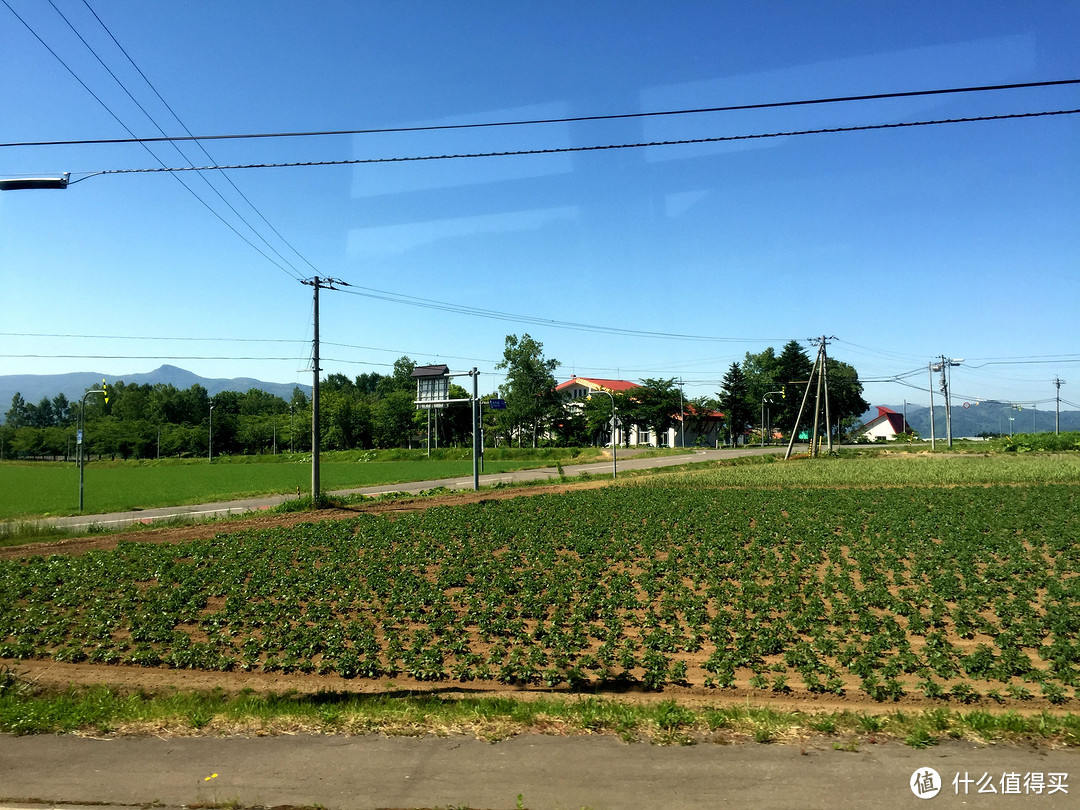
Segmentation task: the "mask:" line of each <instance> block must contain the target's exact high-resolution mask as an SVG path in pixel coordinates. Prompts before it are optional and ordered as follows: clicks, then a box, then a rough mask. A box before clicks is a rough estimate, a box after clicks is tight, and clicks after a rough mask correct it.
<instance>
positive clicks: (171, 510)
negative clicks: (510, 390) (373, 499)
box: [27, 447, 785, 529]
mask: <svg viewBox="0 0 1080 810" xmlns="http://www.w3.org/2000/svg"><path fill="white" fill-rule="evenodd" d="M784 449H785V448H782V447H779V448H778V447H767V448H764V449H762V448H760V447H744V448H739V449H735V450H710V449H704V450H694V451H693V452H691V453H689V454H687V455H678V456H658V457H654V458H638V457H635V456H634V455H633V451H630V452H629V453H627V454H626V455H623V454H622V453H620V456H619V459H618V469H619V470H638V469H646V468H651V467H675V466H678V465H680V464H687V463H690V462H697V461H710V460H713V459H728V458H738V457H739V456H748V455H762V454H770V453H782V452H784ZM563 471H564V473H565V474H566V475H568V476H574V475H581V474H582V473H586V472H587V473H588V474H589V475H596V476H602V475H610V474H611V462H610V461H601V462H590V463H588V464H565V465H563ZM558 477H559V473H558V471H557V470H556V469H555V468H554V467H545V468H541V469H535V470H517V471H516V472H506V473H494V474H490V475H482V476H480V486H482V487H484V486H493V485H495V484H497V483H513V482H521V481H542V480H553V481H554V480H557V479H558ZM472 485H473V480H472V476H471V475H470V476H465V477H459V478H444V479H438V480H430V481H414V482H411V483H406V484H386V485H383V486H377V487H363V488H360V489H344V490H337V491H334V492H331V493H329V494H331V495H357V494H360V495H382V494H385V493H387V492H404V493H412V494H415V493H418V492H423V491H424V490H428V489H434V488H435V487H446V488H448V489H471V488H472ZM293 497H294V496H291V495H270V496H265V497H259V498H243V499H240V500H235V501H224V502H218V503H204V504H191V505H188V506H164V507H160V508H155V509H140V510H138V511H134V512H110V513H107V514H100V515H72V516H68V517H51V518H43V519H41V520H37V521H27V522H30V523H34V524H36V525H39V526H56V527H58V528H64V529H85V528H89V527H91V526H101V527H106V528H120V527H123V526H129V525H132V524H134V523H147V524H149V523H153V522H154V521H158V520H168V519H171V518H191V519H198V518H209V517H222V516H224V515H235V514H240V513H243V512H253V511H257V510H260V509H270V508H271V507H274V506H277V505H278V504H280V503H283V502H284V501H287V500H290V499H292V498H293Z"/></svg>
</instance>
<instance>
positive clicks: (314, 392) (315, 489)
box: [300, 276, 349, 508]
mask: <svg viewBox="0 0 1080 810" xmlns="http://www.w3.org/2000/svg"><path fill="white" fill-rule="evenodd" d="M300 283H301V284H307V285H308V286H309V287H311V288H312V290H313V291H314V293H315V305H314V312H315V328H314V330H313V332H312V348H311V374H312V381H311V505H312V507H314V508H318V505H319V444H320V442H321V439H322V436H321V431H320V430H319V372H320V371H321V369H320V368H319V290H320V289H322V288H324V287H325V288H326V289H328V290H335V289H337V287H336V286H334V285H338V286H341V287H348V286H349V285H348V284H346V283H345V282H344V281H342V280H341V279H339V278H319V277H318V276H313V277H312V278H310V279H307V278H305V279H301V280H300Z"/></svg>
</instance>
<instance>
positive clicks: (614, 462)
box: [588, 388, 619, 479]
mask: <svg viewBox="0 0 1080 810" xmlns="http://www.w3.org/2000/svg"><path fill="white" fill-rule="evenodd" d="M598 390H599V392H600V393H601V394H607V395H608V399H610V400H611V477H612V478H613V479H615V478H618V477H619V460H618V451H617V449H616V448H617V447H618V445H619V442H618V440H617V437H616V435H615V430H616V426H617V422H616V418H617V417H616V413H615V395H614V394H612V393H611V392H610V391H605V390H604V389H603V388H600V389H598ZM588 398H589V399H592V394H589V397H588Z"/></svg>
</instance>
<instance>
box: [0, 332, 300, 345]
mask: <svg viewBox="0 0 1080 810" xmlns="http://www.w3.org/2000/svg"><path fill="white" fill-rule="evenodd" d="M0 337H32V338H72V339H76V340H163V341H169V342H173V341H177V342H179V341H197V342H202V343H297V344H301V343H306V342H309V341H307V340H290V339H288V338H236V337H190V336H184V337H175V336H174V337H153V336H150V335H64V334H50V333H46V332H0Z"/></svg>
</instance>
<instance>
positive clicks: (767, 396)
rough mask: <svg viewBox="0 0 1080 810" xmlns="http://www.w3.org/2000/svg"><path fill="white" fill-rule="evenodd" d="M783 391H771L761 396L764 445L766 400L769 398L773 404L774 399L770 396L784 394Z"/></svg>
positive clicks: (762, 442) (763, 439)
mask: <svg viewBox="0 0 1080 810" xmlns="http://www.w3.org/2000/svg"><path fill="white" fill-rule="evenodd" d="M783 393H784V392H783V391H769V392H768V393H766V394H765V396H763V397H762V398H761V446H762V447H764V446H765V401H766V400H768V401H769V403H770V404H771V403H772V400H771V399H769V397H771V396H772V395H773V394H783ZM770 438H771V437H770Z"/></svg>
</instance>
